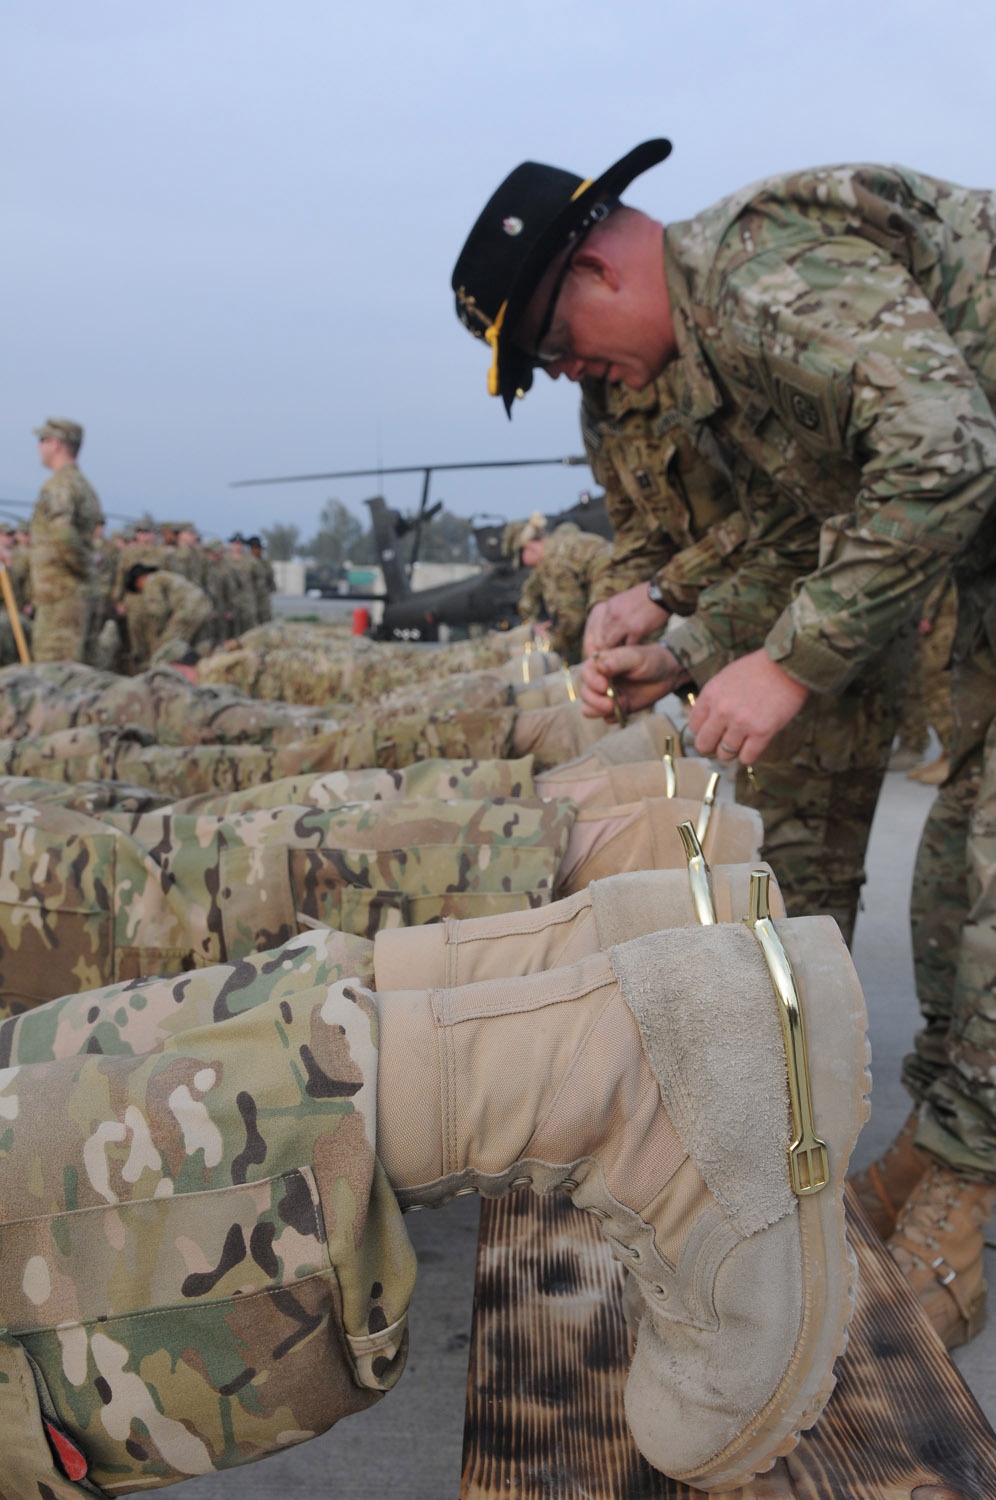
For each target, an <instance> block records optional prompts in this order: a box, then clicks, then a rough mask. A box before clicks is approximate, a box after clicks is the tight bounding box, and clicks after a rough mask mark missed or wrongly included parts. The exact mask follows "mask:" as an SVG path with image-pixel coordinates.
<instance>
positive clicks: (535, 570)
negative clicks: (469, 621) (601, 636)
mask: <svg viewBox="0 0 996 1500" xmlns="http://www.w3.org/2000/svg"><path fill="white" fill-rule="evenodd" d="M537 519H538V520H539V521H540V522H542V523H543V524H542V525H540V526H537V525H536V522H537ZM512 546H513V550H515V551H517V552H518V554H519V557H520V558H521V561H522V565H523V566H524V567H526V568H531V569H532V572H531V573H530V575H529V577H528V578H527V579H526V582H525V584H524V586H523V589H522V593H521V594H520V595H519V616H520V618H521V619H522V621H523V623H524V624H532V623H539V622H541V621H547V622H549V625H550V650H551V651H555V652H556V653H557V655H558V656H560V657H561V658H562V659H563V660H564V661H565V662H568V663H569V664H570V665H572V666H573V665H574V663H575V662H579V661H580V660H581V641H582V638H583V636H584V625H585V619H586V618H587V614H588V601H589V599H590V597H591V593H592V590H593V588H594V587H595V586H596V585H597V583H598V580H599V579H600V577H601V575H602V573H603V571H604V570H605V568H606V566H607V565H608V561H609V557H610V554H611V550H612V549H611V545H610V543H609V542H607V541H606V540H605V538H604V537H601V536H596V535H595V534H594V533H593V532H590V531H581V530H580V528H579V527H577V526H574V525H572V524H571V523H570V522H568V523H567V524H566V525H564V526H558V527H557V528H556V530H555V531H551V532H549V533H548V532H547V530H546V522H545V519H544V517H543V516H541V515H539V516H532V517H531V518H530V519H529V520H528V521H527V522H525V523H524V525H523V526H521V527H519V528H518V535H517V536H513V538H512Z"/></svg>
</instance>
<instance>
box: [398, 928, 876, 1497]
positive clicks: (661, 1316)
mask: <svg viewBox="0 0 996 1500" xmlns="http://www.w3.org/2000/svg"><path fill="white" fill-rule="evenodd" d="M763 925H764V924H763V923H759V924H758V928H757V929H755V931H754V932H752V931H750V930H749V929H748V927H746V926H743V925H739V924H730V925H716V926H709V927H695V928H677V929H674V930H673V931H670V932H658V933H654V934H652V935H651V936H649V937H643V938H638V939H636V940H635V941H633V942H628V943H625V944H622V945H620V946H619V947H616V948H613V949H612V950H611V951H610V952H609V953H608V954H605V953H597V954H594V955H593V956H591V957H590V958H587V959H585V960H583V961H582V962H581V963H578V964H575V965H572V966H570V967H567V968H561V969H556V970H553V971H552V972H548V973H543V974H534V975H528V976H526V977H524V978H518V979H511V980H486V981H483V982H481V983H479V984H471V985H467V986H465V987H463V988H459V989H436V990H418V991H416V990H408V991H397V990H395V991H388V992H378V994H377V997H376V998H377V1006H378V1012H379V1016H380V1049H381V1050H380V1064H379V1071H378V1079H379V1087H378V1120H377V1125H378V1129H377V1149H378V1155H379V1157H380V1159H381V1161H382V1163H383V1165H384V1167H385V1169H386V1171H387V1174H388V1177H389V1179H390V1181H391V1183H392V1186H393V1187H394V1188H395V1191H396V1192H397V1195H398V1198H399V1201H400V1202H401V1204H402V1206H403V1207H409V1208H410V1207H425V1206H434V1205H437V1204H440V1203H443V1202H445V1201H446V1200H447V1199H448V1198H451V1197H453V1196H454V1195H456V1194H458V1193H467V1192H475V1191H477V1192H480V1193H484V1194H486V1195H488V1196H495V1197H497V1196H502V1195H504V1194H505V1193H507V1192H509V1191H511V1190H512V1189H513V1188H519V1187H526V1186H530V1187H532V1188H533V1190H534V1191H536V1192H540V1193H547V1192H553V1191H558V1190H560V1191H564V1192H567V1193H569V1194H570V1196H571V1198H572V1200H573V1202H574V1203H575V1205H576V1206H577V1207H578V1208H580V1209H582V1210H584V1211H586V1212H588V1213H590V1214H592V1215H593V1216H594V1217H595V1218H596V1219H597V1220H598V1221H599V1222H600V1225H601V1228H602V1232H603V1233H604V1234H605V1236H606V1238H607V1240H608V1242H609V1244H610V1246H611V1247H612V1250H613V1253H614V1254H615V1255H616V1256H617V1257H618V1258H619V1260H620V1261H621V1262H622V1263H623V1265H625V1266H626V1268H627V1269H628V1270H629V1271H630V1272H631V1274H632V1276H633V1277H634V1278H636V1280H637V1281H638V1283H639V1288H640V1292H641V1294H642V1298H643V1302H644V1312H643V1316H642V1318H640V1320H639V1337H638V1340H637V1345H636V1351H635V1354H634V1359H633V1365H632V1368H631V1371H630V1374H629V1377H628V1381H627V1390H626V1410H627V1416H628V1420H629V1423H630V1426H631V1428H632V1431H633V1435H634V1438H635V1440H636V1442H637V1445H638V1446H639V1448H640V1450H641V1451H642V1452H643V1453H644V1454H645V1456H646V1457H647V1459H648V1460H649V1461H650V1462H651V1463H652V1464H654V1465H655V1466H656V1467H657V1468H659V1469H662V1470H663V1471H664V1472H666V1473H668V1474H670V1475H672V1476H674V1477H675V1478H677V1479H680V1480H683V1481H685V1482H686V1483H688V1484H692V1485H695V1486H697V1487H699V1488H703V1489H730V1488H734V1487H735V1486H737V1485H740V1484H744V1483H746V1482H748V1480H749V1479H750V1477H751V1475H753V1474H754V1473H755V1472H757V1471H762V1470H765V1469H767V1468H769V1467H770V1465H771V1464H772V1463H773V1462H774V1460H775V1459H776V1458H777V1457H778V1456H779V1455H780V1454H783V1453H785V1452H788V1451H789V1450H790V1449H791V1448H792V1447H794V1445H795V1443H796V1441H797V1438H798V1434H799V1432H800V1430H802V1429H804V1428H806V1427H808V1426H811V1425H812V1423H813V1422H814V1421H815V1420H816V1418H817V1416H818V1415H819V1413H820V1411H821V1410H822V1407H823V1404H824V1403H825V1401H826V1399H827V1397H828V1396H829V1394H830V1390H831V1389H832V1386H833V1374H832V1371H833V1364H834V1361H835V1359H836V1357H837V1355H838V1354H839V1353H840V1352H841V1350H842V1348H843V1347H844V1344H845V1342H846V1329H847V1324H848V1321H849V1318H850V1315H851V1309H852V1304H853V1276H854V1270H853V1267H854V1261H853V1256H852V1255H851V1254H850V1251H849V1249H848V1246H847V1242H846V1238H845V1223H844V1206H843V1191H844V1177H845V1173H846V1170H847V1160H848V1157H849V1155H850V1152H851V1149H852V1147H853V1145H854V1141H855V1139H856V1137H857V1133H858V1130H859V1128H860V1126H861V1123H862V1121H863V1120H864V1119H865V1117H866V1115H867V1099H866V1093H867V1088H868V1076H867V1069H866V1052H867V1049H866V1043H865V1013H864V1005H863V1001H862V997H861V991H860V987H859V985H858V982H857V977H856V975H855V973H854V968H853V965H852V963H851V960H850V957H849V955H848V953H847V949H846V948H845V946H844V944H843V941H842V939H841V937H840V934H839V931H838V929H837V927H836V926H835V924H834V923H833V922H831V921H829V920H827V919H824V918H802V919H798V920H795V921H788V920H786V921H780V922H778V923H769V924H767V929H766V931H767V932H770V933H776V934H777V936H778V937H779V938H780V939H781V942H782V944H783V945H784V951H785V954H786V955H787V958H788V960H789V963H790V965H791V970H792V971H793V972H794V975H795V986H796V990H797V992H798V1013H799V1014H801V1016H802V1017H803V1018H804V1022H805V1028H806V1030H807V1035H806V1038H805V1040H803V1039H802V1038H801V1036H799V1033H794V1034H796V1035H797V1036H799V1045H798V1046H797V1047H794V1048H793V1055H794V1056H795V1059H796V1064H797V1068H798V1063H799V1058H800V1056H804V1057H807V1058H808V1075H809V1086H810V1097H811V1099H812V1110H813V1116H814V1125H815V1132H816V1134H817V1135H818V1136H819V1137H821V1138H822V1140H823V1142H825V1146H826V1155H825V1158H824V1157H823V1156H822V1155H821V1154H820V1153H817V1157H818V1160H816V1161H815V1162H814V1159H813V1158H812V1157H809V1158H807V1161H808V1165H809V1166H815V1179H814V1178H813V1177H809V1178H807V1179H806V1181H805V1182H803V1183H802V1184H801V1185H802V1186H807V1185H808V1186H809V1187H810V1188H812V1189H818V1190H814V1191H807V1192H805V1193H804V1194H803V1195H802V1196H800V1195H799V1193H798V1192H797V1191H795V1190H794V1188H793V1183H792V1180H791V1172H790V1138H791V1136H792V1134H793V1126H792V1122H793V1119H794V1111H793V1109H792V1107H791V1102H792V1100H793V1099H794V1100H796V1101H797V1100H798V1098H799V1091H798V1089H797V1088H794V1089H793V1090H792V1092H791V1094H790V1089H789V1086H788V1084H787V1075H788V1068H787V1061H786V1059H787V1052H786V1046H787V1042H786V1036H785V1033H784V1032H783V1025H782V1022H781V1019H780V1014H779V1006H778V1002H777V1000H776V995H775V989H774V986H773V982H772V977H771V974H770V972H769V969H768V966H767V963H766V960H765V956H764V954H763V952H762V948H761V944H760V941H759V935H758V934H759V930H760V928H761V927H762V926H763ZM798 1076H799V1074H798V1071H797V1072H796V1074H795V1077H796V1079H798ZM797 1165H798V1161H797ZM804 1165H805V1164H804ZM804 1176H805V1173H804ZM821 1178H823V1179H824V1180H823V1182H822V1185H821V1183H820V1179H821Z"/></svg>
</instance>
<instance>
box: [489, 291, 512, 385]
mask: <svg viewBox="0 0 996 1500" xmlns="http://www.w3.org/2000/svg"><path fill="white" fill-rule="evenodd" d="M507 308H508V302H507V301H506V302H503V303H502V305H501V307H499V309H498V316H497V317H496V318H495V320H494V322H493V323H492V324H491V327H490V328H486V329H485V330H484V337H485V338H486V339H487V341H488V343H489V344H490V345H491V368H490V370H489V371H488V395H489V396H499V395H500V394H501V391H500V389H499V386H498V340H499V338H500V337H501V325H502V324H503V323H504V321H505V312H506V310H507Z"/></svg>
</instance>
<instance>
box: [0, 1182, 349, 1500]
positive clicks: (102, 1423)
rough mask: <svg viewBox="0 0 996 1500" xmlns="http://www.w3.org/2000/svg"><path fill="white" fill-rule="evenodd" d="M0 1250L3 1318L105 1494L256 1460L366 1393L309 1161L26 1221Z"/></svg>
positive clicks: (9, 1229)
mask: <svg viewBox="0 0 996 1500" xmlns="http://www.w3.org/2000/svg"><path fill="white" fill-rule="evenodd" d="M8 1257H9V1259H8ZM3 1261H7V1263H8V1264H10V1265H12V1266H13V1265H16V1266H17V1267H18V1268H19V1270H18V1275H17V1276H16V1277H14V1276H8V1277H6V1278H5V1281H6V1284H7V1287H8V1293H9V1295H7V1296H6V1301H7V1303H8V1312H7V1323H8V1326H9V1327H10V1329H11V1331H12V1332H14V1333H15V1334H16V1335H17V1337H18V1339H19V1340H20V1342H21V1343H22V1344H23V1346H24V1348H25V1349H26V1350H27V1351H28V1353H29V1354H30V1356H31V1358H32V1359H33V1360H34V1361H35V1363H36V1365H37V1366H38V1368H39V1370H40V1371H41V1373H42V1376H43V1378H44V1381H45V1383H46V1385H47V1388H48V1392H49V1395H50V1398H51V1401H52V1404H53V1407H54V1409H55V1410H56V1411H57V1412H58V1413H59V1416H60V1419H61V1421H62V1422H63V1424H64V1425H65V1427H66V1430H67V1431H69V1432H70V1433H71V1434H72V1436H73V1437H74V1438H75V1439H76V1440H77V1441H78V1442H79V1444H80V1447H81V1448H82V1449H83V1451H84V1452H85V1453H86V1454H87V1457H88V1459H89V1462H90V1474H89V1477H90V1478H91V1479H92V1480H93V1482H94V1483H96V1484H98V1485H100V1486H102V1487H103V1488H104V1489H106V1490H107V1491H108V1492H109V1493H111V1494H114V1493H117V1492H118V1491H123V1490H126V1489H128V1488H131V1487H133V1485H134V1482H135V1480H136V1479H137V1478H139V1477H141V1478H142V1479H143V1480H144V1481H145V1485H148V1486H151V1485H155V1484H169V1483H172V1482H175V1481H176V1480H179V1479H183V1478H188V1477H190V1476H192V1475H195V1474H208V1473H212V1472H214V1471H216V1470H219V1469H226V1468H231V1467H234V1466H236V1465H239V1464H243V1463H249V1462H252V1461H253V1460H255V1459H258V1458H262V1457H264V1456H265V1455H266V1454H268V1453H272V1452H274V1451H278V1450H280V1449H281V1448H284V1447H288V1446H290V1445H292V1444H294V1443H298V1442H303V1441H304V1440H305V1439H307V1438H310V1437H313V1436H315V1435H316V1434H317V1433H320V1432H323V1431H325V1430H326V1428H328V1427H329V1426H331V1424H332V1423H333V1422H335V1421H336V1420H337V1419H338V1418H339V1417H340V1416H343V1415H345V1414H346V1413H347V1412H349V1411H353V1410H357V1409H359V1408H362V1407H365V1406H367V1405H369V1404H370V1402H371V1401H373V1400H375V1399H376V1394H375V1393H374V1392H371V1391H364V1390H361V1389H360V1388H359V1387H358V1385H357V1384H356V1377H355V1370H354V1367H353V1361H352V1359H351V1357H350V1355H349V1352H348V1350H347V1347H346V1343H345V1338H344V1334H343V1327H342V1308H341V1298H340V1293H339V1288H338V1283H337V1280H336V1275H335V1270H334V1268H333V1266H332V1265H331V1263H330V1260H329V1255H328V1247H327V1244H326V1234H325V1227H324V1223H323V1218H322V1211H321V1206H320V1201H319V1196H318V1191H317V1186H316V1183H315V1179H314V1176H313V1173H312V1171H311V1169H310V1168H308V1167H300V1168H294V1169H292V1170H290V1171H287V1172H283V1173H280V1174H279V1175H276V1176H274V1177H271V1178H268V1179H266V1180H264V1181H261V1182H256V1183H250V1184H242V1185H238V1186H234V1187H227V1188H223V1189H219V1190H216V1191H212V1192H204V1193H185V1194H179V1195H176V1196H165V1197H162V1198H151V1199H149V1198H146V1199H140V1200H136V1201H134V1202H129V1203H118V1204H113V1205H108V1206H106V1207H98V1208H89V1209H81V1210H78V1211H76V1212H71V1213H62V1214H58V1215H54V1216H52V1217H50V1218H43V1219H42V1218H40V1219H33V1220H21V1221H19V1222H17V1223H14V1224H9V1225H6V1226H5V1227H4V1229H3V1240H2V1255H0V1265H2V1263H3ZM143 1487H144V1486H143Z"/></svg>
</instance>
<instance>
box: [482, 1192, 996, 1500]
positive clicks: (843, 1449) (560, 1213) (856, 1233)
mask: <svg viewBox="0 0 996 1500" xmlns="http://www.w3.org/2000/svg"><path fill="white" fill-rule="evenodd" d="M848 1209H849V1214H850V1225H851V1239H852V1242H853V1244H854V1247H855V1250H856V1252H857V1255H858V1263H859V1267H860V1275H859V1285H858V1299H857V1309H856V1313H855V1318H854V1321H853V1323H852V1325H851V1336H850V1343H849V1345H848V1349H847V1352H846V1354H845V1355H844V1356H843V1357H842V1358H841V1359H840V1360H839V1361H838V1366H837V1387H836V1390H835V1391H834V1394H833V1396H832V1397H831V1399H830V1402H829V1403H828V1405H827V1407H826V1408H825V1410H824V1412H823V1415H822V1417H821V1418H820V1421H819V1422H818V1424H817V1426H816V1427H815V1428H814V1429H813V1430H812V1431H811V1432H809V1433H807V1434H806V1435H804V1437H803V1438H802V1440H801V1442H800V1444H799V1446H798V1447H797V1448H796V1449H795V1451H794V1452H793V1453H792V1454H790V1455H789V1457H788V1458H787V1459H782V1460H779V1462H778V1463H777V1464H776V1465H775V1467H774V1469H772V1470H771V1471H770V1473H768V1474H766V1475H763V1476H761V1477H760V1478H758V1479H756V1480H755V1481H754V1482H753V1483H752V1484H750V1485H748V1486H746V1487H745V1488H743V1489H740V1490H737V1491H734V1492H732V1496H733V1497H739V1500H790V1497H791V1500H994V1497H996V1434H994V1433H993V1430H992V1428H991V1427H990V1426H989V1424H988V1423H987V1421H986V1419H985V1417H984V1416H983V1414H982V1412H981V1411H980V1409H979V1407H978V1406H977V1404H976V1402H975V1400H974V1398H973V1397H972V1395H971V1393H970V1391H969V1390H968V1388H967V1386H966V1385H965V1383H964V1381H963V1380H962V1378H961V1376H960V1375H959V1373H958V1371H957V1369H956V1368H955V1366H954V1365H953V1364H952V1362H951V1360H950V1359H949V1358H948V1355H947V1353H946V1351H945V1350H944V1348H943V1346H942V1344H941V1342H940V1340H939V1339H938V1338H937V1336H936V1335H935V1334H934V1332H933V1330H932V1328H931V1327H930V1326H929V1324H928V1323H927V1322H926V1320H925V1319H924V1318H923V1317H922V1315H921V1313H920V1311H919V1309H918V1307H917V1305H916V1302H915V1301H914V1299H913V1297H912V1296H911V1294H910V1292H909V1290H908V1288H907V1287H906V1284H905V1282H904V1281H903V1279H902V1277H901V1276H900V1275H899V1273H898V1271H897V1270H896V1268H895V1266H894V1265H893V1262H892V1261H891V1260H890V1258H889V1256H888V1254H887V1253H886V1251H885V1249H884V1248H883V1246H882V1244H881V1243H880V1241H879V1240H878V1238H877V1236H876V1235H875V1233H874V1231H873V1230H871V1229H870V1228H869V1227H868V1226H867V1224H866V1223H865V1221H864V1219H863V1216H862V1214H861V1210H860V1209H859V1208H858V1206H857V1203H856V1202H855V1201H854V1200H853V1198H852V1197H851V1196H850V1192H849V1195H848ZM623 1283H624V1273H623V1271H622V1269H621V1268H620V1267H619V1266H618V1265H617V1264H616V1262H615V1261H614V1260H613V1259H612V1257H611V1255H610V1253H609V1251H608V1248H607V1247H606V1246H605V1244H604V1243H603V1241H602V1240H601V1238H600V1237H599V1234H598V1230H597V1227H596V1225H595V1224H594V1222H593V1221H592V1220H591V1219H590V1218H589V1217H588V1216H587V1215H585V1214H583V1213H579V1212H578V1211H577V1210H576V1209H575V1208H574V1207H573V1205H572V1204H571V1203H570V1202H569V1201H568V1200H567V1199H566V1198H565V1197H563V1196H555V1197H549V1198H545V1199H543V1198H537V1197H535V1196H534V1195H533V1194H532V1193H529V1192H521V1193H518V1194H515V1195H513V1196H510V1197H507V1198H504V1199H501V1200H498V1201H487V1202H485V1203H484V1204H483V1205H482V1215H481V1229H480V1239H479V1243H478V1258H477V1278H476V1290H475V1304H474V1317H473V1327H472V1331H471V1346H470V1368H469V1372H468V1381H467V1410H466V1425H465V1430H464V1452H463V1479H462V1484H461V1490H460V1494H461V1500H495V1497H498V1496H502V1497H507V1500H560V1497H568V1496H578V1497H584V1500H695V1497H700V1496H701V1492H700V1491H698V1490H693V1489H690V1488H689V1487H688V1486H687V1485H683V1484H679V1483H677V1482H675V1481H673V1480H670V1479H667V1478H665V1476H664V1475H662V1474H659V1473H658V1472H657V1471H656V1470H654V1469H652V1468H650V1466H649V1465H648V1464H647V1463H646V1462H645V1461H644V1460H643V1459H642V1458H641V1456H640V1454H639V1453H638V1452H637V1450H636V1448H635V1447H634V1445H633V1442H632V1439H631V1438H630V1436H629V1432H628V1429H627V1427H626V1422H625V1417H624V1414H623V1387H624V1384H625V1377H626V1370H627V1366H628V1336H627V1331H626V1323H625V1319H624V1316H623V1309H622V1291H623ZM985 1336H986V1335H985V1334H983V1335H982V1337H985Z"/></svg>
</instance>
